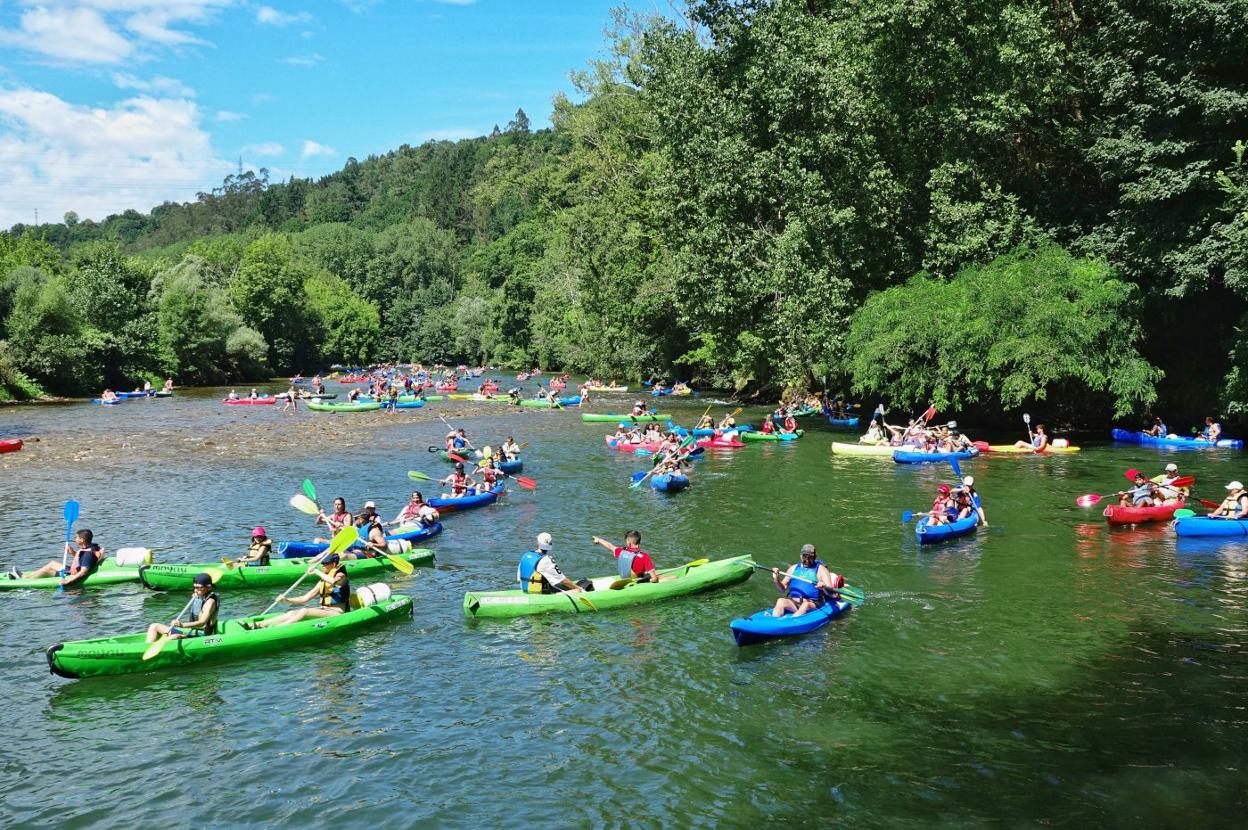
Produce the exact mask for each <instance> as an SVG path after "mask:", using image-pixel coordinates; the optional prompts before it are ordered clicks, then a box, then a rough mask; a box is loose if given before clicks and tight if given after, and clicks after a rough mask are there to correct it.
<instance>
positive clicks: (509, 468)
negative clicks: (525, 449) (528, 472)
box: [498, 458, 524, 475]
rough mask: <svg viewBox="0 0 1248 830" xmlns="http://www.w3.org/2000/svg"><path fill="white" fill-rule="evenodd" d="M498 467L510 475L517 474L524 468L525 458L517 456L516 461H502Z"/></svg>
mask: <svg viewBox="0 0 1248 830" xmlns="http://www.w3.org/2000/svg"><path fill="white" fill-rule="evenodd" d="M498 469H500V470H502V471H503V472H504V473H507V474H508V475H515V474H516V473H518V472H520V471H521V470H523V469H524V459H523V458H517V459H516V460H515V461H501V462H499V465H498Z"/></svg>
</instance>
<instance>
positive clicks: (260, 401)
mask: <svg viewBox="0 0 1248 830" xmlns="http://www.w3.org/2000/svg"><path fill="white" fill-rule="evenodd" d="M221 403H223V404H225V405H226V406H272V405H273V404H275V403H277V398H235V399H234V400H230V399H229V398H226V399H225V400H223V401H221ZM308 405H309V406H311V404H308Z"/></svg>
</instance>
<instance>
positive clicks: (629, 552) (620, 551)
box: [593, 530, 662, 582]
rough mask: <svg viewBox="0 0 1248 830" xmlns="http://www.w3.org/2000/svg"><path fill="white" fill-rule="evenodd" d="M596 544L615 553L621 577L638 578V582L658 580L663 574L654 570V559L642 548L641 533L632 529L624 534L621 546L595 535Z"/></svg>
mask: <svg viewBox="0 0 1248 830" xmlns="http://www.w3.org/2000/svg"><path fill="white" fill-rule="evenodd" d="M593 541H594V544H596V545H602V546H603V547H604V548H606V549H607V550H609V551H611V552H612V553H613V554H615V564H616V566H617V567H618V568H619V569H620V579H634V578H635V579H636V580H637V581H638V582H658V581H659V580H660V579H662V577H661V576H659V575H658V573H656V572H655V570H654V560H652V559H651V558H650V554H648V553H646V552H645V551H644V550H642V549H641V533H640V532H639V531H636V530H630V531H629V532H628V533H626V534H624V547H619V546H618V545H615V544H613V543H611V542H608V541H607V540H606V539H603V538H602V537H600V536H594V537H593Z"/></svg>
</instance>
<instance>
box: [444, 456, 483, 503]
mask: <svg viewBox="0 0 1248 830" xmlns="http://www.w3.org/2000/svg"><path fill="white" fill-rule="evenodd" d="M438 483H439V484H449V485H451V493H450V496H449V498H459V497H460V496H463V495H467V493H468V488H470V487H473V488H475V487H476V486H477V482H476V480H475V479H473V478H472V477H471V476H469V475H467V474H466V473H465V472H464V463H463V462H462V461H456V462H455V471H454V472H452V473H451V474H450V475H449V476H447V477H446V478H444V479H442V480H441V481H440V482H438ZM443 498H448V497H447V496H446V494H443Z"/></svg>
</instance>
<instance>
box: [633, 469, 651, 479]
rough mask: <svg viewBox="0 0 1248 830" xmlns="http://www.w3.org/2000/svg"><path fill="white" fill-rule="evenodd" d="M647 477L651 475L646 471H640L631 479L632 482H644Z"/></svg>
mask: <svg viewBox="0 0 1248 830" xmlns="http://www.w3.org/2000/svg"><path fill="white" fill-rule="evenodd" d="M647 475H649V474H648V473H647V472H646V471H645V470H639V471H637V472H635V473H633V475H632V479H631V480H632V481H641V480H642V479H643V478H645V477H646V476H647Z"/></svg>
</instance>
